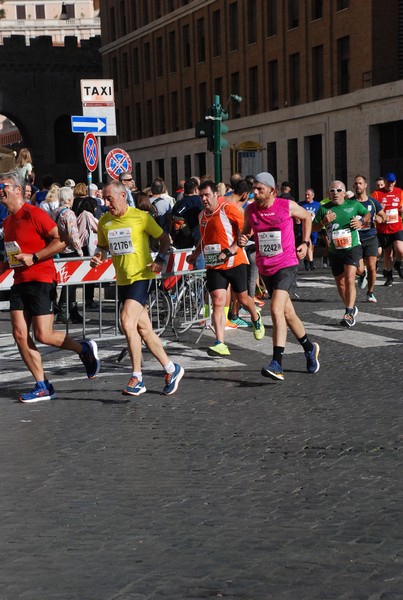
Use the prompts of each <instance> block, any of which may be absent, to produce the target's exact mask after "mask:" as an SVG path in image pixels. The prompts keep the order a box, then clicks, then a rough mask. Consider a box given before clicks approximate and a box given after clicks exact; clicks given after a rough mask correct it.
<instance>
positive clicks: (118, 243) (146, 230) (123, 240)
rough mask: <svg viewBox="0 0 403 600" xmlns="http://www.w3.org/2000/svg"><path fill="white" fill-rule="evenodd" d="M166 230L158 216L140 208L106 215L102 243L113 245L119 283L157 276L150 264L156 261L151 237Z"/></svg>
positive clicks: (100, 225) (100, 226)
mask: <svg viewBox="0 0 403 600" xmlns="http://www.w3.org/2000/svg"><path fill="white" fill-rule="evenodd" d="M162 233H163V231H162V229H161V227H160V226H159V225H158V223H157V222H156V221H155V219H153V218H152V216H151V215H149V214H148V213H147V212H145V211H143V210H139V209H138V208H128V209H127V211H126V212H125V214H124V215H123V216H122V217H114V216H112V215H111V214H110V213H105V214H104V215H102V217H101V218H100V219H99V223H98V245H99V246H103V247H105V246H108V247H109V252H110V253H111V255H112V262H113V266H114V267H115V271H116V282H117V284H118V285H130V284H131V283H133V281H137V280H142V279H154V278H155V273H153V272H152V271H150V269H149V268H148V267H147V264H150V263H151V262H152V258H151V254H150V244H149V238H150V236H151V237H153V238H159V237H160V236H161V235H162Z"/></svg>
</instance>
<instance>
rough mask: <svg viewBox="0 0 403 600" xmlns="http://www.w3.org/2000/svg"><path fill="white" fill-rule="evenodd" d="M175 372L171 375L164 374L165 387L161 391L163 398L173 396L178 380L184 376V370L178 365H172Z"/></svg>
mask: <svg viewBox="0 0 403 600" xmlns="http://www.w3.org/2000/svg"><path fill="white" fill-rule="evenodd" d="M174 366H175V371H174V372H173V373H165V376H164V377H165V387H164V389H163V390H162V393H163V394H164V396H170V395H171V394H174V393H175V392H176V390H177V389H178V385H179V382H180V380H181V379H182V377H183V376H184V374H185V369H184V368H183V367H181V366H180V365H174Z"/></svg>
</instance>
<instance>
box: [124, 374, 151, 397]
mask: <svg viewBox="0 0 403 600" xmlns="http://www.w3.org/2000/svg"><path fill="white" fill-rule="evenodd" d="M146 391H147V390H146V386H145V385H144V381H139V380H138V379H137V377H131V379H130V381H129V383H128V384H127V386H126V387H125V389H124V390H122V394H123V395H124V396H140V394H144V392H146Z"/></svg>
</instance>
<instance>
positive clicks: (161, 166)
mask: <svg viewBox="0 0 403 600" xmlns="http://www.w3.org/2000/svg"><path fill="white" fill-rule="evenodd" d="M155 167H156V173H158V177H162V179H165V161H164V159H163V158H157V160H156V161H155Z"/></svg>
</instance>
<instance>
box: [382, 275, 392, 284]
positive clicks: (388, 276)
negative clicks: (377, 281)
mask: <svg viewBox="0 0 403 600" xmlns="http://www.w3.org/2000/svg"><path fill="white" fill-rule="evenodd" d="M383 285H384V286H385V287H391V286H392V285H393V276H392V275H387V276H386V281H385V283H384V284H383Z"/></svg>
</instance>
